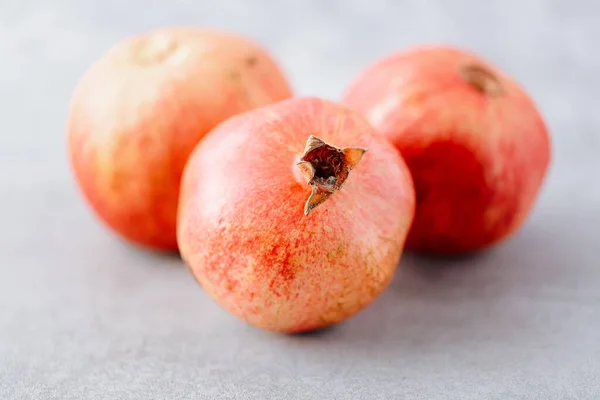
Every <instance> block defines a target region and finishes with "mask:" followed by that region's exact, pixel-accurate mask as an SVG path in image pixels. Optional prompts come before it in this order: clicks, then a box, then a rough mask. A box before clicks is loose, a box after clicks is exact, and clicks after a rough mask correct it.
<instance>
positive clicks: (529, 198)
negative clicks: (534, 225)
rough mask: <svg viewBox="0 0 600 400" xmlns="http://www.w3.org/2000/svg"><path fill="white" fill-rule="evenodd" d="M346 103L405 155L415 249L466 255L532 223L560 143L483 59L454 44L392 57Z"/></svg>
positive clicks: (367, 73)
mask: <svg viewBox="0 0 600 400" xmlns="http://www.w3.org/2000/svg"><path fill="white" fill-rule="evenodd" d="M343 103H344V104H346V105H348V106H349V107H351V108H352V109H354V110H356V111H358V112H360V113H362V114H363V115H365V116H366V117H367V119H368V120H369V122H370V123H371V124H372V125H373V126H374V127H375V128H376V129H377V131H378V132H379V133H380V134H381V135H383V136H384V137H386V138H387V139H389V140H390V142H391V143H393V144H394V146H395V147H396V148H397V149H398V150H399V151H400V152H401V153H402V155H403V156H404V159H405V161H406V163H407V164H408V167H409V169H410V171H411V173H412V177H413V180H414V183H415V189H416V195H417V211H416V216H415V221H414V224H413V226H412V228H411V231H410V233H409V236H408V239H407V242H406V247H407V249H410V250H413V251H416V252H423V253H434V254H460V253H468V252H473V251H476V250H481V249H484V248H487V247H490V246H492V245H494V244H497V243H499V242H500V241H502V240H503V239H505V238H507V237H509V236H510V235H511V234H512V233H514V232H516V231H517V230H518V229H519V228H520V227H521V225H522V224H523V223H524V221H525V220H526V217H527V216H528V214H529V213H530V211H531V209H532V207H533V205H534V203H535V199H536V198H537V196H538V193H539V191H540V188H541V186H542V184H543V181H544V178H545V175H546V172H547V169H548V165H549V162H550V156H551V154H550V152H551V149H550V138H549V135H548V132H547V128H546V125H545V122H544V120H543V119H542V116H541V115H540V113H539V112H538V110H537V108H536V106H535V104H534V102H533V101H532V99H531V98H530V97H529V95H528V94H527V92H526V91H525V90H524V89H523V88H522V87H521V86H520V85H519V84H518V83H517V82H516V81H515V80H514V79H513V78H511V77H510V76H509V75H507V74H506V73H505V72H503V71H502V70H500V69H499V68H498V67H496V66H493V65H491V64H490V63H489V62H488V61H486V60H484V59H483V58H482V57H481V56H479V55H477V54H475V53H473V52H470V51H467V50H464V49H461V48H457V47H450V46H442V45H438V46H423V47H419V48H414V49H410V50H406V51H400V52H397V53H395V54H392V55H389V56H387V57H385V58H383V59H381V60H379V61H377V62H375V63H374V64H373V65H371V66H369V67H368V68H366V69H365V70H364V71H363V72H362V73H360V74H359V76H358V77H356V78H355V80H354V81H353V82H352V83H351V84H350V85H349V87H348V89H347V91H346V93H345V94H344V98H343Z"/></svg>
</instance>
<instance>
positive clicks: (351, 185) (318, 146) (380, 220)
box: [177, 97, 415, 332]
mask: <svg viewBox="0 0 600 400" xmlns="http://www.w3.org/2000/svg"><path fill="white" fill-rule="evenodd" d="M365 151H366V152H365ZM414 205H415V199H414V188H413V185H412V180H411V177H410V173H409V171H408V169H407V168H406V165H405V164H404V161H403V160H402V158H401V157H400V156H399V154H398V152H397V151H396V150H395V149H394V148H393V147H392V145H391V144H389V142H388V141H387V140H385V139H384V138H382V137H381V136H378V135H375V134H374V132H373V128H372V127H371V126H370V125H369V124H368V123H367V122H366V121H365V120H364V118H363V117H362V116H360V115H359V114H357V113H355V112H353V111H351V110H349V109H347V108H345V107H342V106H340V105H338V104H336V103H333V102H330V101H327V100H324V99H319V98H315V97H301V98H293V99H289V100H285V101H282V102H279V103H277V104H274V105H270V106H266V107H263V108H260V109H257V110H253V111H250V112H247V113H244V114H241V115H238V116H235V117H232V118H230V119H229V120H227V121H226V122H224V123H222V124H220V125H219V126H218V127H217V128H215V129H214V130H213V131H212V132H211V133H209V134H208V135H207V136H206V137H205V138H204V139H203V140H202V141H201V142H200V143H199V144H198V146H197V148H196V149H195V150H194V152H193V153H192V155H191V156H190V159H189V161H188V164H187V166H186V168H185V171H184V174H183V178H182V187H181V197H180V202H179V214H178V228H177V232H178V235H177V237H178V242H179V248H180V252H181V255H182V257H183V259H184V261H185V262H186V263H187V265H188V266H189V267H190V269H191V271H192V273H193V275H194V276H195V277H196V279H197V281H198V282H199V283H200V284H201V285H202V287H203V288H204V290H205V291H206V292H207V293H208V294H209V295H210V296H212V298H214V299H215V300H216V302H218V304H220V305H221V306H223V307H224V308H225V309H226V310H228V311H229V312H231V313H233V314H234V315H236V316H238V317H239V318H241V319H243V320H245V321H247V322H248V323H250V324H252V325H254V326H257V327H259V328H262V329H266V330H272V331H278V332H300V331H308V330H314V329H317V328H323V327H326V326H329V325H332V324H335V323H338V322H341V321H343V320H345V319H346V318H349V317H350V316H352V315H354V314H355V313H357V312H359V311H360V310H361V309H363V308H364V307H365V306H367V305H368V304H370V303H371V302H372V301H373V300H374V299H375V298H376V297H377V296H378V295H379V294H380V293H381V292H382V291H383V290H384V289H385V288H386V287H387V285H388V284H389V282H390V280H391V278H392V276H393V274H394V270H395V268H396V265H397V264H398V261H399V259H400V257H401V253H402V248H403V245H404V238H405V236H406V234H407V233H408V230H409V227H410V224H411V223H412V220H413V216H414Z"/></svg>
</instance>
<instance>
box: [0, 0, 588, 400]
mask: <svg viewBox="0 0 600 400" xmlns="http://www.w3.org/2000/svg"><path fill="white" fill-rule="evenodd" d="M386 3H388V5H387V6H386ZM389 3H391V2H389V1H388V2H385V1H383V0H369V1H358V0H354V1H337V2H334V1H316V0H314V1H302V2H300V1H277V2H275V1H273V2H271V1H269V0H261V1H256V0H255V1H248V2H245V1H233V0H229V1H222V2H208V1H197V0H196V1H173V2H167V1H157V2H146V1H144V0H132V1H129V2H121V1H116V0H105V1H101V2H100V1H98V2H93V1H76V0H56V1H52V2H50V1H42V0H30V1H23V2H17V1H16V0H5V1H3V2H1V3H0V54H1V57H0V109H1V110H2V113H1V115H2V130H1V132H0V190H1V196H0V237H1V242H0V399H319V400H322V399H354V398H356V399H358V398H364V399H478V400H480V399H545V400H549V399H556V400H565V399H598V398H600V378H599V377H600V291H599V289H600V265H599V264H598V256H597V252H596V251H594V246H598V244H600V238H599V236H598V230H599V226H600V185H599V184H598V182H599V178H598V176H600V158H599V157H598V154H600V153H599V150H600V135H599V132H598V129H599V128H600V112H599V111H598V110H599V108H598V105H599V102H598V97H597V96H598V94H599V93H600V80H599V79H598V71H599V70H600V56H598V40H599V39H600V24H598V22H599V21H600V6H599V5H598V3H597V2H595V1H594V0H590V1H571V2H567V1H562V0H527V1H516V0H511V1H508V0H504V1H489V2H483V1H477V0H473V1H466V0H453V1H443V0H437V1H422V0H412V1H403V2H400V1H398V2H396V3H395V4H397V5H396V6H390V5H389ZM217 4H218V5H217ZM172 24H202V25H208V26H216V27H222V28H227V29H232V30H236V31H238V32H242V33H246V34H248V35H250V36H252V37H254V38H256V39H258V40H261V41H262V42H263V43H264V44H265V45H266V46H267V47H268V48H269V49H271V50H272V51H273V53H274V54H275V56H276V57H278V58H279V59H280V60H281V63H282V65H283V66H284V67H285V68H286V70H287V71H288V73H289V75H290V77H291V79H292V82H293V84H294V86H295V88H296V90H297V92H298V94H314V95H320V96H324V97H329V98H333V99H335V98H338V97H339V96H340V94H341V91H342V89H343V87H344V85H345V84H346V83H347V82H348V81H349V80H350V79H351V78H352V77H353V76H354V74H355V73H356V72H358V71H359V70H360V69H361V68H362V67H363V66H364V65H366V64H367V63H369V62H371V61H372V60H374V59H375V58H377V57H380V56H382V55H384V54H386V53H388V52H390V51H392V50H395V49H398V48H403V47H406V46H409V45H413V44H418V43H425V42H439V41H443V42H448V43H455V44H459V45H463V46H468V47H469V48H472V49H474V50H476V51H479V52H481V53H482V54H483V55H484V56H486V57H488V58H489V59H491V60H492V61H494V62H496V63H497V64H499V65H501V66H502V67H503V68H505V69H506V70H507V71H508V72H510V73H511V74H513V75H514V76H515V77H516V78H517V79H518V80H520V81H521V82H522V83H523V84H524V85H525V87H526V88H527V89H528V90H529V91H530V92H531V94H532V96H534V98H535V99H536V101H537V102H538V103H539V105H540V108H541V110H542V112H543V113H544V115H545V116H546V118H547V121H548V123H549V125H550V127H551V130H552V135H553V148H554V155H553V165H552V169H551V171H550V174H549V176H548V181H547V184H546V186H545V187H544V191H543V194H542V196H541V197H540V199H539V202H538V205H537V207H536V209H535V212H534V213H533V214H532V216H531V218H530V219H529V221H528V223H527V224H526V226H525V227H524V228H523V230H522V231H521V232H520V233H519V234H518V235H517V236H515V237H514V238H512V239H511V240H510V241H509V242H507V243H505V244H504V245H502V246H501V247H499V248H497V249H496V250H494V251H491V252H489V253H487V254H486V255H484V256H481V257H478V258H476V259H470V260H462V261H456V262H454V263H452V264H451V265H446V266H444V267H442V266H441V265H439V264H436V263H434V262H431V261H429V262H425V261H423V260H418V259H414V258H406V260H405V261H404V263H403V265H402V268H400V269H399V272H398V275H397V276H396V279H395V280H394V282H393V284H392V285H391V287H390V288H389V290H388V291H386V292H385V294H384V295H382V296H381V297H380V298H379V299H378V300H377V301H376V302H375V303H373V305H372V306H370V307H369V308H368V309H366V310H365V311H363V312H362V313H360V314H359V315H357V316H356V317H354V318H352V319H350V320H348V321H347V322H346V323H344V324H341V325H340V326H338V327H337V328H335V329H331V330H328V331H325V332H322V333H320V334H313V335H302V336H284V335H276V334H271V333H267V332H263V331H259V330H257V329H254V328H252V327H250V326H247V325H246V324H244V323H243V322H241V321H239V320H237V319H236V318H234V317H232V316H230V315H229V314H227V313H226V312H225V311H223V310H222V309H221V308H219V307H218V306H217V305H216V304H214V303H213V302H212V301H211V300H210V299H209V298H208V297H207V295H206V294H205V293H203V291H202V290H201V289H200V288H199V287H198V285H196V283H195V282H194V280H193V279H192V278H191V276H190V274H189V273H188V272H187V271H186V269H185V268H183V267H182V265H181V263H180V261H179V260H178V259H175V258H169V257H160V256H156V255H151V254H148V253H145V252H141V251H138V250H135V249H132V248H131V247H129V246H126V245H123V244H122V243H120V242H119V241H118V240H116V239H115V237H114V236H113V235H112V234H111V233H110V232H108V231H107V230H106V229H105V228H104V227H103V226H102V225H101V224H99V223H98V222H97V221H96V220H95V219H94V217H92V215H91V213H90V212H89V210H88V209H87V207H86V206H85V204H84V203H83V202H82V200H81V198H80V196H79V195H78V193H77V191H76V189H75V187H74V184H73V181H72V179H71V175H70V173H69V170H68V165H67V162H66V156H65V132H64V127H65V117H66V104H67V102H68V99H69V96H70V94H71V90H72V88H73V85H74V84H75V82H76V80H77V79H78V78H79V76H80V75H81V73H82V72H83V70H84V69H85V68H86V67H87V66H88V65H89V64H90V63H91V62H92V61H93V60H95V59H96V58H98V57H99V56H100V55H101V54H102V53H103V52H104V51H105V50H106V49H107V47H108V46H110V45H111V44H113V43H114V42H115V41H117V40H119V39H120V38H121V37H123V36H125V35H129V34H131V33H136V32H139V31H142V30H146V29H149V28H153V27H158V26H163V25H172Z"/></svg>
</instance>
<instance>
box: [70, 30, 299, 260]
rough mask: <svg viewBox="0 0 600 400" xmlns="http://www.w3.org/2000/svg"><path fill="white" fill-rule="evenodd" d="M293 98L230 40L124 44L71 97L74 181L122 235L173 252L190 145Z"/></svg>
mask: <svg viewBox="0 0 600 400" xmlns="http://www.w3.org/2000/svg"><path fill="white" fill-rule="evenodd" d="M291 96H292V90H291V88H290V87H289V85H288V83H287V81H286V78H285V77H284V75H283V73H282V71H281V70H280V69H279V67H278V66H277V65H276V64H275V62H274V60H273V59H272V58H271V56H270V55H269V54H267V52H266V50H265V49H264V48H262V47H261V46H260V45H259V44H257V43H254V42H252V41H251V40H249V39H247V38H244V37H241V36H238V35H235V34H233V33H228V32H222V31H216V30H208V29H200V28H163V29H159V30H155V31H151V32H146V33H143V34H140V35H137V36H134V37H129V38H126V39H124V40H122V41H121V42H119V43H117V44H116V45H115V46H114V47H113V48H112V49H110V50H109V51H108V53H107V54H105V55H104V56H103V57H102V58H101V59H100V60H98V61H97V62H95V63H94V64H93V65H92V66H91V67H90V68H89V69H88V70H87V71H86V73H85V74H84V76H83V77H82V78H81V80H80V81H79V82H78V85H77V87H76V88H75V91H74V93H73V97H72V100H71V107H70V110H69V118H68V128H67V129H68V150H69V156H70V161H71V164H72V169H73V171H74V175H75V178H76V181H77V183H78V185H79V187H80V189H81V191H82V193H83V195H84V196H85V198H86V199H87V201H88V202H89V204H90V205H91V208H92V209H93V210H94V211H95V213H96V214H97V215H98V216H99V217H100V218H101V219H102V220H103V221H104V222H105V223H106V224H108V226H110V227H111V228H112V229H113V230H114V231H116V232H117V233H118V234H119V235H120V236H121V237H123V238H126V239H128V240H129V241H131V242H133V243H136V244H139V245H142V246H145V247H150V248H155V249H157V250H175V249H176V244H177V241H176V229H175V221H176V214H177V201H178V197H179V181H180V177H181V173H182V171H183V167H184V165H185V162H186V160H187V158H188V156H189V154H190V152H191V151H192V149H193V147H194V146H195V145H196V143H197V142H198V141H199V140H200V139H201V138H202V137H203V136H204V135H205V134H206V133H207V132H208V131H209V130H210V129H212V128H213V127H214V126H216V125H217V124H218V123H220V122H221V121H223V120H225V119H227V118H228V117H230V116H232V115H235V114H237V113H240V112H243V111H247V110H250V109H253V108H256V107H260V106H263V105H266V104H270V103H273V102H277V101H279V100H283V99H285V98H288V97H291Z"/></svg>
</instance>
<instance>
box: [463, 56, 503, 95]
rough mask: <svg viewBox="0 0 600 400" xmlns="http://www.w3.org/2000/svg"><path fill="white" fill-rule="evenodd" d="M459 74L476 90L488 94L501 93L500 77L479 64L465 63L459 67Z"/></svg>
mask: <svg viewBox="0 0 600 400" xmlns="http://www.w3.org/2000/svg"><path fill="white" fill-rule="evenodd" d="M460 74H461V76H462V77H463V79H464V80H466V81H467V82H469V83H470V84H471V86H473V87H474V88H475V89H476V90H477V91H479V92H480V93H483V94H485V95H488V96H498V95H500V94H502V92H503V89H502V83H501V82H500V79H499V78H498V77H497V76H496V75H495V74H494V73H493V72H492V71H491V70H490V69H488V68H486V67H484V66H482V65H479V64H467V65H464V66H462V67H461V68H460Z"/></svg>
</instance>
